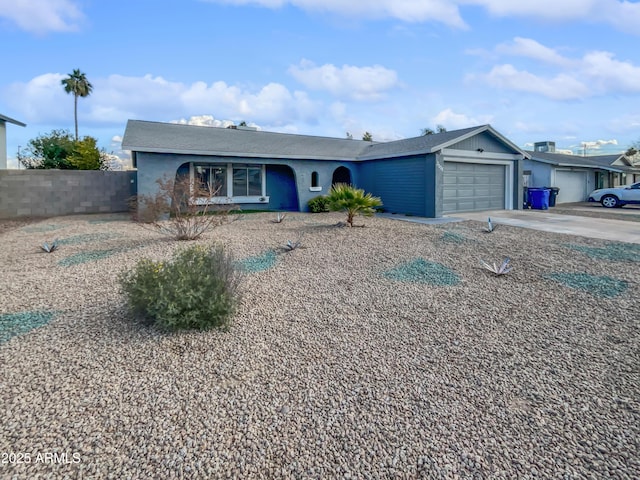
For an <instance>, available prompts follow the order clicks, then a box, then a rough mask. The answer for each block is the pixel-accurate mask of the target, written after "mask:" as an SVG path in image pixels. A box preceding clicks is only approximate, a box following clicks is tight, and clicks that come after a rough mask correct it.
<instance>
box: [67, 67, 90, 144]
mask: <svg viewBox="0 0 640 480" xmlns="http://www.w3.org/2000/svg"><path fill="white" fill-rule="evenodd" d="M61 83H62V85H63V86H64V91H65V92H67V93H73V114H74V119H75V125H76V141H77V140H78V97H88V96H89V95H91V91H92V90H93V85H91V83H90V82H89V80H87V76H86V75H85V74H84V73H82V72H81V71H80V69H78V68H76V69H75V70H74V71H73V73H70V74H69V76H68V77H67V78H65V79H64V80H62V82H61Z"/></svg>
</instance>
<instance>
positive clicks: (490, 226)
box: [484, 217, 498, 233]
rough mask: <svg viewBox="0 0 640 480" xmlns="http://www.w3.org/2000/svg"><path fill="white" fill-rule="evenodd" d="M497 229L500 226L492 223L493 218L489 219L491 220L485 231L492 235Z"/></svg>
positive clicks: (488, 221)
mask: <svg viewBox="0 0 640 480" xmlns="http://www.w3.org/2000/svg"><path fill="white" fill-rule="evenodd" d="M496 228H498V225H494V224H493V222H492V221H491V217H489V219H488V220H487V228H485V229H484V231H485V232H487V233H492V232H493V231H494V230H495V229H496Z"/></svg>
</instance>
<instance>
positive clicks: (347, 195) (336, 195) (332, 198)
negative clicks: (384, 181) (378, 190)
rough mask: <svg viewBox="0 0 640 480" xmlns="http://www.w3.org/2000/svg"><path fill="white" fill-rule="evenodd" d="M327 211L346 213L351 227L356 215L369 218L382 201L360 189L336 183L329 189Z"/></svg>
mask: <svg viewBox="0 0 640 480" xmlns="http://www.w3.org/2000/svg"><path fill="white" fill-rule="evenodd" d="M327 201H328V202H329V209H330V210H332V211H334V212H339V211H343V212H346V213H347V224H348V225H349V226H350V227H353V220H354V218H355V217H356V215H362V216H364V217H370V216H371V215H373V214H374V213H375V207H380V206H381V205H382V201H381V200H380V199H379V198H378V197H374V196H373V195H371V194H370V193H364V190H363V189H361V188H355V187H353V186H351V185H347V184H345V183H336V184H335V185H333V187H331V192H329V195H328V196H327Z"/></svg>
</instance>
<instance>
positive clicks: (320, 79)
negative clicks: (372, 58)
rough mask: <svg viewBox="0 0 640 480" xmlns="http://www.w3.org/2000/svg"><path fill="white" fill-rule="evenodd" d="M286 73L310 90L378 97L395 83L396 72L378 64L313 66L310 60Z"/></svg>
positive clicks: (349, 95)
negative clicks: (368, 65)
mask: <svg viewBox="0 0 640 480" xmlns="http://www.w3.org/2000/svg"><path fill="white" fill-rule="evenodd" d="M289 73H290V74H291V75H293V77H294V78H295V79H296V80H298V81H299V82H300V83H302V84H303V85H304V86H305V87H307V88H309V89H311V90H325V91H328V92H330V93H331V94H332V95H335V96H336V97H338V98H352V99H354V100H361V101H371V100H379V99H381V98H382V97H383V96H384V93H385V92H386V91H388V90H390V89H392V88H395V87H397V86H398V75H397V74H396V72H395V71H393V70H389V69H388V68H385V67H383V66H381V65H374V66H372V67H354V66H352V65H343V66H342V67H336V66H335V65H332V64H325V65H322V66H321V67H318V66H316V65H315V64H314V63H313V62H311V61H309V60H302V61H301V62H300V64H299V65H293V66H291V67H290V68H289Z"/></svg>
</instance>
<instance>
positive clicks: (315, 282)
mask: <svg viewBox="0 0 640 480" xmlns="http://www.w3.org/2000/svg"><path fill="white" fill-rule="evenodd" d="M114 218H115V219H118V218H120V221H105V222H96V220H99V219H108V220H113V219H114ZM271 218H272V215H270V214H252V215H247V216H245V217H243V218H242V219H240V220H238V221H237V222H234V223H232V224H229V225H225V226H223V227H221V228H219V229H217V230H215V231H214V232H213V233H212V234H209V235H207V238H206V239H204V240H202V241H201V243H207V242H211V241H213V240H214V239H217V240H219V241H222V242H224V243H225V244H226V245H227V246H228V247H229V248H230V249H231V251H232V252H233V253H234V255H235V256H236V257H237V258H239V259H241V258H246V257H247V256H251V255H258V254H260V253H262V252H264V251H265V250H267V249H269V248H275V247H278V246H282V245H284V244H285V243H286V241H287V240H289V239H291V240H296V239H297V238H298V237H299V235H300V234H301V233H304V236H303V239H302V242H303V244H304V246H305V247H306V248H302V249H297V250H295V251H293V252H291V253H287V254H281V255H279V256H278V260H277V263H276V265H275V266H274V267H273V268H272V269H270V270H267V271H263V272H258V273H251V274H247V275H246V277H245V278H244V281H243V284H242V292H243V300H242V304H241V306H240V309H239V312H238V314H237V316H236V318H235V320H234V325H233V327H232V328H231V330H230V331H229V332H226V333H223V332H217V331H213V332H186V333H176V334H165V333H161V332H158V331H156V330H154V329H153V328H151V327H149V326H145V325H144V324H143V323H141V322H139V321H135V320H133V319H131V318H130V316H129V314H128V313H127V311H126V308H125V307H124V302H123V298H122V296H121V295H120V294H119V292H118V289H117V285H116V277H117V274H118V272H120V271H121V270H122V269H124V268H128V267H131V266H132V265H134V263H135V262H136V261H137V260H138V259H139V258H141V257H151V258H154V259H163V258H169V257H170V255H171V253H172V252H173V251H175V250H176V249H177V248H181V247H182V246H184V243H178V242H174V241H171V240H168V239H165V238H163V237H161V236H159V235H157V234H156V233H154V232H152V231H148V230H144V229H141V228H139V227H137V226H135V225H133V224H131V223H129V222H128V221H126V219H125V217H117V216H115V217H113V216H112V217H111V218H107V217H105V216H102V217H100V216H80V217H61V218H55V219H48V220H44V221H42V222H39V223H36V224H31V225H28V226H23V227H21V228H18V229H14V230H9V231H5V232H4V233H3V234H1V235H0V245H1V247H2V248H1V249H0V291H2V297H0V298H1V299H0V314H2V313H16V312H24V311H43V310H46V311H58V312H60V313H59V314H58V315H57V316H56V317H55V319H54V320H53V321H51V323H49V324H48V325H46V326H44V327H41V328H38V329H35V330H32V331H31V332H29V333H27V334H24V335H20V336H16V337H13V338H12V339H11V340H9V341H8V342H5V343H3V344H0V413H1V415H2V422H1V423H0V455H1V456H0V478H16V479H39V478H92V479H93V478H96V479H99V478H114V479H124V478H132V479H134V478H135V479H138V478H176V479H177V478H434V479H449V478H461V479H463V478H473V479H484V478H498V479H501V478H504V479H512V478H519V479H527V478H530V479H533V478H561V479H573V478H575V479H578V478H594V479H596V478H597V479H599V478H618V479H627V478H628V479H632V478H640V452H639V445H638V443H639V441H640V440H639V439H640V349H639V345H640V342H639V335H638V333H639V325H640V315H639V314H638V312H639V311H640V299H639V297H638V285H639V283H638V282H639V281H638V279H639V278H640V263H639V262H629V261H627V262H617V261H607V260H598V259H593V258H591V257H589V256H587V255H585V254H584V253H581V252H578V251H575V250H571V249H569V248H566V247H565V246H564V244H566V243H571V244H575V245H583V246H585V245H587V246H594V247H600V246H605V245H607V242H604V241H600V240H590V239H586V238H582V237H571V236H563V235H558V234H551V233H546V232H539V231H532V230H531V231H530V230H523V229H518V228H515V227H508V226H501V227H500V228H499V229H498V230H497V231H496V232H494V233H493V234H486V233H483V232H482V227H483V226H482V225H481V224H479V223H474V222H460V223H455V224H444V225H420V224H413V223H408V222H398V221H393V220H388V219H382V218H371V219H365V223H366V228H353V229H349V228H339V227H335V226H333V225H334V224H335V223H336V222H338V221H339V220H342V216H341V215H337V214H318V215H310V214H290V215H289V216H288V217H287V218H286V220H285V221H284V223H282V224H274V223H272V222H271ZM445 232H449V234H448V235H444V236H443V234H445ZM89 234H92V235H94V237H89V236H87V235H89ZM95 234H101V235H95ZM105 234H109V235H105ZM451 234H455V235H451ZM80 235H83V237H79V236H80ZM56 237H57V238H60V239H69V238H75V239H76V240H77V239H78V238H83V239H85V241H83V242H79V241H78V242H75V243H74V241H71V242H69V243H67V244H65V245H63V246H62V247H61V248H60V250H58V251H57V252H55V253H53V254H44V253H40V252H39V251H38V245H39V244H40V243H41V242H42V241H44V240H52V239H53V238H56ZM91 238H96V239H97V240H95V241H92V240H91ZM453 240H457V241H453ZM105 249H114V251H115V253H114V254H113V255H111V256H108V257H105V258H102V259H97V260H95V261H91V262H88V263H83V264H78V265H72V266H62V265H60V264H58V262H59V261H61V260H63V259H64V258H66V257H69V256H71V255H74V254H76V253H82V252H84V253H86V252H87V251H89V250H105ZM504 256H510V257H511V258H512V264H513V267H514V270H513V272H512V273H511V274H509V275H507V276H504V277H493V276H492V275H491V274H489V273H488V272H486V271H484V270H482V269H481V268H480V267H479V259H480V258H482V259H484V260H491V261H496V260H501V259H502V258H503V257H504ZM416 258H423V259H426V260H429V261H435V262H440V263H442V264H444V265H446V266H447V267H449V268H451V269H452V270H453V271H455V272H456V273H457V274H458V276H459V277H460V279H461V281H460V283H459V284H458V285H455V286H445V287H436V286H430V285H425V284H420V283H410V282H401V281H397V280H392V279H389V278H386V277H385V276H384V275H383V273H384V272H385V271H387V270H389V269H392V268H394V267H396V266H397V265H398V264H400V263H402V262H405V261H409V260H412V259H416ZM551 272H586V273H590V274H594V275H609V276H612V277H615V278H617V279H619V280H624V281H626V282H628V287H629V288H628V290H627V291H626V292H625V293H623V294H622V295H619V296H616V297H612V298H607V297H599V296H595V295H593V294H592V293H589V292H587V291H582V290H574V289H570V288H568V287H565V286H563V285H561V284H558V283H555V282H553V281H551V280H546V279H545V278H543V275H545V274H547V273H551ZM54 452H55V453H56V454H57V457H53V458H52V455H51V454H52V453H54ZM5 454H6V455H5ZM11 454H17V455H16V456H12V455H11ZM46 454H49V457H47V455H46ZM20 455H22V457H20ZM65 455H66V456H65ZM26 456H28V457H29V458H30V462H27V461H26ZM20 458H22V462H21V463H18V460H19V459H20ZM47 459H49V461H47Z"/></svg>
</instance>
